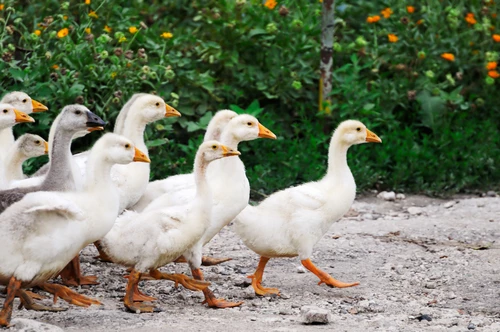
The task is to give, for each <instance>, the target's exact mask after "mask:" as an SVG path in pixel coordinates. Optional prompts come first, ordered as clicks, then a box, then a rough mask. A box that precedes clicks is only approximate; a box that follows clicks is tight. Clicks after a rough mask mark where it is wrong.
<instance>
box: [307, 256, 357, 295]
mask: <svg viewBox="0 0 500 332" xmlns="http://www.w3.org/2000/svg"><path fill="white" fill-rule="evenodd" d="M300 262H301V263H302V265H304V267H305V268H306V269H308V270H309V271H311V272H312V273H314V274H315V275H317V276H318V278H319V280H320V281H319V283H318V285H321V284H322V283H325V284H326V285H327V286H330V287H337V288H346V287H353V286H357V285H359V282H352V283H346V282H342V281H339V280H337V279H334V278H333V277H332V276H331V275H329V274H328V273H326V272H325V271H321V270H320V269H318V268H317V267H316V266H315V265H314V264H313V262H311V260H310V259H309V258H308V259H304V260H302V261H300Z"/></svg>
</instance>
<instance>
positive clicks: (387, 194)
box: [377, 191, 396, 201]
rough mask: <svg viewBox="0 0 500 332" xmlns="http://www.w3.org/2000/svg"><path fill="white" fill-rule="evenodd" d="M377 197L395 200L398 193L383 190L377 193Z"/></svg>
mask: <svg viewBox="0 0 500 332" xmlns="http://www.w3.org/2000/svg"><path fill="white" fill-rule="evenodd" d="M377 197H378V198H382V199H383V200H386V201H395V200H396V193H395V192H394V191H382V192H380V193H379V194H378V195H377Z"/></svg>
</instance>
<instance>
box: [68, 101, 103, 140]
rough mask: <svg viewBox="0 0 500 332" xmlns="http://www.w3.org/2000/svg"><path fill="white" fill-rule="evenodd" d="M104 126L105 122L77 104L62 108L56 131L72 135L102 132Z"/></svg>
mask: <svg viewBox="0 0 500 332" xmlns="http://www.w3.org/2000/svg"><path fill="white" fill-rule="evenodd" d="M105 125H106V122H105V121H104V120H103V119H101V118H100V117H99V116H97V115H96V114H94V113H92V112H91V111H90V110H89V109H88V108H87V107H85V106H83V105H79V104H74V105H68V106H66V107H64V108H63V110H62V112H61V114H60V115H59V120H58V130H66V131H70V132H72V133H78V132H81V131H89V132H90V131H94V130H103V129H104V126H105Z"/></svg>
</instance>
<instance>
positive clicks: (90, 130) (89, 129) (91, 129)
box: [87, 127, 104, 133]
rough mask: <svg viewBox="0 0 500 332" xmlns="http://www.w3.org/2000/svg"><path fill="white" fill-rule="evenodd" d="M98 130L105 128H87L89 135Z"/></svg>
mask: <svg viewBox="0 0 500 332" xmlns="http://www.w3.org/2000/svg"><path fill="white" fill-rule="evenodd" d="M97 130H104V127H92V128H87V131H88V132H89V133H91V132H93V131H97Z"/></svg>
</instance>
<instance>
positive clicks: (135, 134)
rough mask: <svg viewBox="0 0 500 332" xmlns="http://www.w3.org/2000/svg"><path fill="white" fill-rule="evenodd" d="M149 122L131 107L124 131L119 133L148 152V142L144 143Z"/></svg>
mask: <svg viewBox="0 0 500 332" xmlns="http://www.w3.org/2000/svg"><path fill="white" fill-rule="evenodd" d="M147 124H148V123H147V121H145V120H144V118H142V117H141V116H140V115H139V114H138V113H137V112H134V110H133V109H131V110H130V112H129V113H128V115H127V118H126V119H125V123H124V125H123V131H122V132H121V133H117V134H120V135H123V136H125V137H127V138H128V139H130V140H131V141H132V143H134V145H135V146H136V147H137V148H138V149H140V150H141V151H143V152H144V153H146V154H148V151H147V149H146V143H144V131H145V130H146V125H147Z"/></svg>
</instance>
